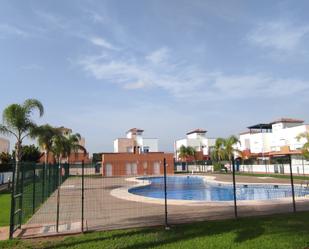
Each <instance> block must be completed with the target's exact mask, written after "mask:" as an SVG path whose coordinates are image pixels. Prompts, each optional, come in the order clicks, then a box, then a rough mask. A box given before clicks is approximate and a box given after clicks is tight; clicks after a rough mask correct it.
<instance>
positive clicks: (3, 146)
mask: <svg viewBox="0 0 309 249" xmlns="http://www.w3.org/2000/svg"><path fill="white" fill-rule="evenodd" d="M9 151H10V141H9V140H8V139H5V138H2V137H0V153H2V152H5V153H9Z"/></svg>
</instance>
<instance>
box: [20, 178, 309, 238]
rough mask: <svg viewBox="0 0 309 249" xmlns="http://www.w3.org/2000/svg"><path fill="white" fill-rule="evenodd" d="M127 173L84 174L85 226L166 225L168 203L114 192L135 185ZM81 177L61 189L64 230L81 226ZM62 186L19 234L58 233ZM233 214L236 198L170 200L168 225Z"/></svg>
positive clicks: (304, 206) (243, 211)
mask: <svg viewBox="0 0 309 249" xmlns="http://www.w3.org/2000/svg"><path fill="white" fill-rule="evenodd" d="M212 176H215V177H216V180H218V181H224V182H231V180H232V178H231V175H223V174H220V175H212ZM236 179H237V182H238V183H241V182H243V183H248V182H249V183H265V184H267V183H281V184H284V183H289V181H288V179H278V178H256V177H249V176H237V177H236ZM134 184H135V183H134V182H130V181H126V178H122V177H117V178H95V177H85V201H84V210H85V213H84V214H85V216H84V227H85V230H105V229H119V228H129V227H143V226H156V225H164V222H165V212H164V211H165V209H164V205H163V204H158V203H157V204H151V203H144V202H140V201H139V202H136V201H128V200H124V199H120V198H117V197H113V196H112V195H110V192H111V190H114V189H117V188H120V187H128V186H133V185H134ZM81 209H82V202H81V178H78V177H72V178H69V179H67V180H66V181H65V182H64V184H63V185H62V186H61V188H60V205H59V232H62V233H65V232H68V233H72V232H79V231H80V229H81V218H82V214H81ZM297 209H298V210H309V202H308V201H305V200H300V201H298V202H297ZM56 211H57V191H56V192H55V193H53V194H52V196H51V197H50V198H49V199H48V200H47V201H46V202H45V203H44V204H43V205H42V206H41V208H40V209H39V210H38V211H37V212H36V213H35V215H34V216H33V217H32V218H31V219H30V220H29V221H28V223H27V224H26V225H24V226H23V230H22V231H21V232H20V234H19V235H20V236H25V237H27V236H37V235H50V234H54V233H56V226H55V224H56V221H57V212H56ZM283 212H292V203H283V204H278V203H273V204H272V203H269V202H268V204H267V205H263V204H262V205H250V206H240V207H238V214H239V216H253V215H264V214H272V213H283ZM233 217H234V207H233V204H232V202H231V203H230V204H227V205H223V206H222V205H220V206H215V205H203V206H186V205H168V222H169V224H177V223H185V222H192V221H200V220H207V219H209V220H210V219H226V218H233Z"/></svg>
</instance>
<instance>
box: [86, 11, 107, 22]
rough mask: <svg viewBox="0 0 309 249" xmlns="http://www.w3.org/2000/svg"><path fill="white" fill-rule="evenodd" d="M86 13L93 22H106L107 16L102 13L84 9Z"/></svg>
mask: <svg viewBox="0 0 309 249" xmlns="http://www.w3.org/2000/svg"><path fill="white" fill-rule="evenodd" d="M86 13H87V14H88V15H89V17H90V19H91V20H92V21H93V22H94V23H103V24H105V23H106V22H107V18H106V17H104V16H103V15H102V14H99V13H97V12H96V11H93V10H86Z"/></svg>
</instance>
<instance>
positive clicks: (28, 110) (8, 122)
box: [0, 99, 44, 172]
mask: <svg viewBox="0 0 309 249" xmlns="http://www.w3.org/2000/svg"><path fill="white" fill-rule="evenodd" d="M36 109H37V110H38V111H39V116H40V117H41V116H43V114H44V107H43V105H42V103H41V102H40V101H38V100H36V99H27V100H26V101H25V102H24V103H23V104H11V105H9V106H8V107H6V108H5V109H4V111H3V124H0V133H2V134H4V135H13V136H14V137H15V138H16V144H15V151H16V154H15V161H16V172H19V162H20V160H21V146H22V142H23V140H24V139H25V138H26V137H28V136H29V135H30V133H31V132H32V130H33V129H34V128H35V127H37V126H36V124H35V122H34V121H33V120H32V119H31V114H32V112H33V111H34V110H36Z"/></svg>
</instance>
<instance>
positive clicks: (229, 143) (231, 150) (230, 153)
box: [212, 136, 239, 165]
mask: <svg viewBox="0 0 309 249" xmlns="http://www.w3.org/2000/svg"><path fill="white" fill-rule="evenodd" d="M237 143H239V140H238V138H237V137H235V136H230V137H228V138H225V139H224V138H217V140H216V143H215V146H214V151H213V153H212V158H213V159H214V160H216V161H218V162H219V161H222V160H228V161H229V162H230V164H231V165H232V164H233V162H232V161H233V159H234V154H235V153H237V154H239V150H237V149H236V148H235V145H236V144H237Z"/></svg>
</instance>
